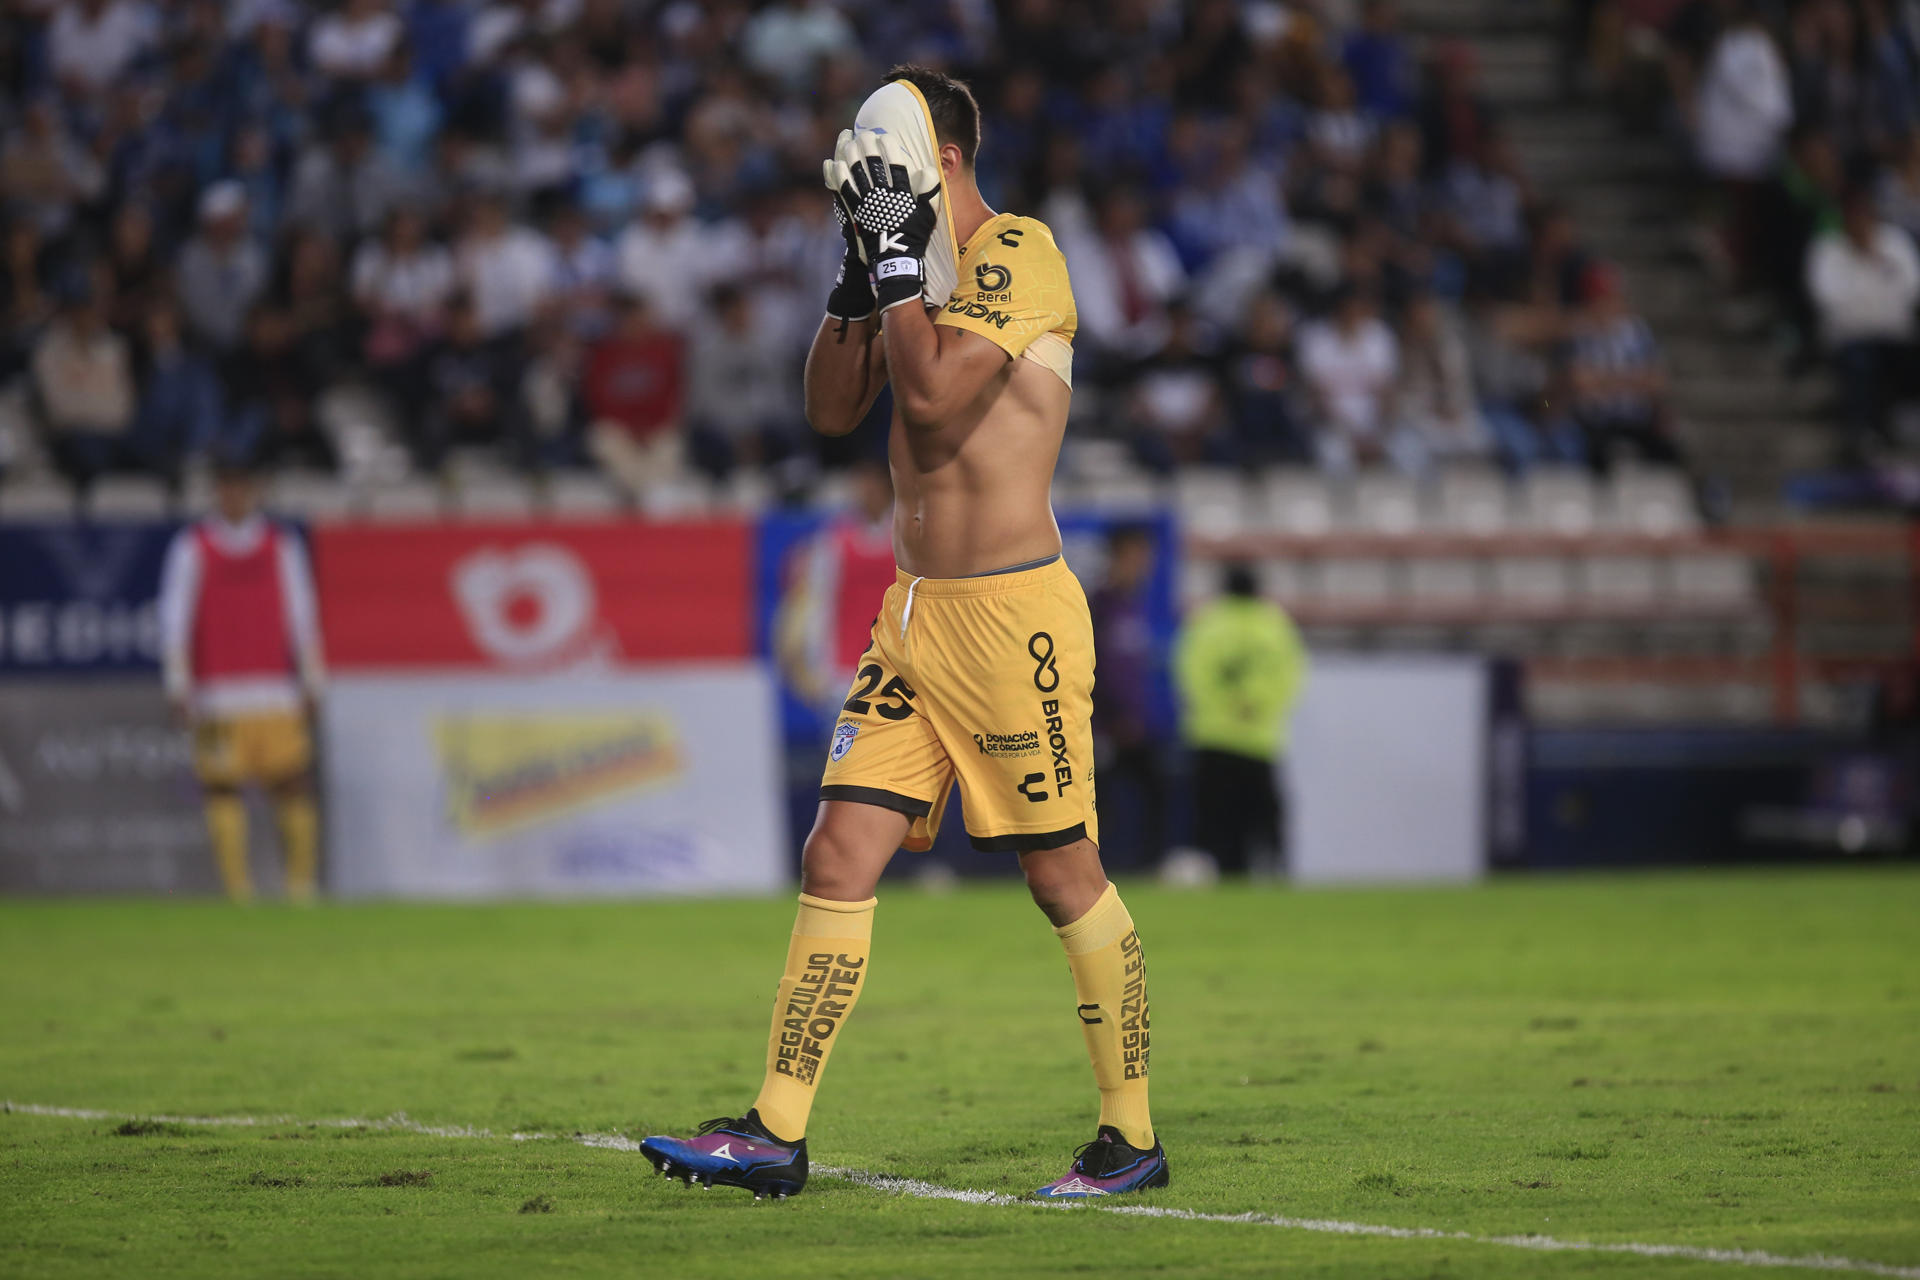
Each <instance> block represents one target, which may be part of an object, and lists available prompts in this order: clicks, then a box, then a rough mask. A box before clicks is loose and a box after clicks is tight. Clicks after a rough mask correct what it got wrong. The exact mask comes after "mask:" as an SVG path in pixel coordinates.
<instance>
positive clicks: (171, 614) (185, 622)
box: [155, 529, 200, 721]
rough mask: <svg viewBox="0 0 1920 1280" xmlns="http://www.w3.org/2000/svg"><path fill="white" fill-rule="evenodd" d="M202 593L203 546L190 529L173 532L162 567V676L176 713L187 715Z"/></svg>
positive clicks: (159, 613)
mask: <svg viewBox="0 0 1920 1280" xmlns="http://www.w3.org/2000/svg"><path fill="white" fill-rule="evenodd" d="M199 596H200V547H199V544H197V543H196V542H195V541H194V538H193V533H192V531H191V530H190V529H182V530H181V531H180V532H179V533H176V534H175V535H174V536H173V542H172V543H171V544H169V545H168V547H167V558H166V561H165V563H164V564H163V565H162V567H161V570H160V598H159V601H158V603H157V605H156V609H155V612H156V613H157V614H158V617H159V623H160V680H161V684H162V686H163V687H164V688H165V690H166V694H167V701H168V703H169V704H171V706H172V707H173V711H174V715H175V716H176V717H177V718H179V719H180V720H182V721H184V720H185V719H186V718H187V707H188V699H189V697H191V695H192V693H193V665H192V652H191V645H192V638H193V613H194V608H195V606H196V604H197V603H198V600H199Z"/></svg>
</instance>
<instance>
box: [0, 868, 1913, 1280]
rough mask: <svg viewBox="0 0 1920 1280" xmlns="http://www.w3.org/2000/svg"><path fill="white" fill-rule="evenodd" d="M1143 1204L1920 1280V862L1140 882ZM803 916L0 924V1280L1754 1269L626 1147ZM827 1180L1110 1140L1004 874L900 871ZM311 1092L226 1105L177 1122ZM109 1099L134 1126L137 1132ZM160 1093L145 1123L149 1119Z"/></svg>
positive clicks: (26, 910) (750, 1030) (707, 1102)
mask: <svg viewBox="0 0 1920 1280" xmlns="http://www.w3.org/2000/svg"><path fill="white" fill-rule="evenodd" d="M1123 888H1124V889H1125V891H1126V894H1127V898H1128V903H1129V905H1130V907H1131V908H1132V911H1133V915H1134V918H1135V919H1136V921H1138V923H1139V925H1140V928H1141V935H1142V938H1143V939H1144V940H1145V942H1146V944H1147V953H1148V957H1149V966H1150V968H1149V972H1150V976H1151V983H1152V996H1153V1007H1154V1008H1153V1011H1154V1028H1153V1029H1154V1063H1153V1065H1154V1077H1153V1078H1154V1092H1155V1102H1156V1106H1155V1113H1156V1118H1157V1120H1158V1122H1159V1126H1160V1130H1161V1133H1162V1136H1163V1137H1164V1139H1165V1141H1166V1143H1167V1146H1168V1151H1169V1156H1170V1159H1171V1162H1172V1167H1173V1185H1172V1186H1171V1187H1170V1188H1168V1189H1167V1190H1165V1191H1161V1192H1156V1193H1152V1194H1151V1195H1150V1196H1148V1197H1145V1201H1146V1202H1147V1203H1151V1204H1156V1205H1164V1206H1170V1207H1176V1208H1187V1209H1194V1210H1200V1211H1203V1212H1215V1213H1240V1212H1246V1211H1256V1212H1261V1213H1269V1214H1283V1215H1289V1216H1295V1217H1312V1218H1336V1219H1344V1220H1349V1221H1356V1222H1365V1223H1386V1224H1395V1225H1401V1226H1417V1227H1434V1228H1441V1229H1445V1230H1455V1231H1466V1232H1470V1233H1473V1234H1475V1235H1508V1234H1525V1233H1535V1234H1541V1235H1550V1236H1554V1237H1558V1238H1561V1239H1580V1240H1594V1241H1625V1240H1634V1241H1646V1242H1653V1243H1668V1244H1683V1245H1691V1246H1701V1247H1714V1248H1730V1249H1733V1248H1737V1249H1760V1250H1769V1251H1772V1252H1775V1253H1781V1254H1791V1255H1804V1254H1815V1253H1826V1254H1833V1255H1841V1256H1845V1257H1849V1258H1856V1259H1868V1260H1874V1261H1878V1262H1882V1263H1890V1264H1897V1265H1902V1266H1917V1267H1920V924H1917V923H1916V922H1920V875H1916V874H1915V873H1914V872H1913V871H1911V870H1894V869H1879V870H1872V869H1849V870H1846V871H1834V872H1821V873H1813V872H1803V873H1769V874H1744V873H1742V874H1733V873H1729V874H1723V875H1699V876H1693V875H1688V876H1643V877H1631V878H1628V877H1620V878H1588V877H1580V878H1553V879H1546V878H1542V879H1530V880H1508V881H1503V882H1498V883H1495V884H1492V885H1490V886H1488V887H1486V888H1483V889H1477V890H1462V891H1435V892H1385V891H1382V892H1352V893H1348V892H1317V893H1291V892H1285V891H1278V890H1273V889H1234V890H1225V891H1221V892H1218V893H1195V894H1178V893H1168V892H1163V891H1160V890H1157V889H1153V888H1150V887H1148V886H1145V885H1129V886H1123ZM791 917H792V909H791V904H790V903H789V902H787V901H778V902H775V901H744V902H698V903H672V902H668V903H648V904H620V905H514V906H500V907H453V906H444V907H443V906H386V905H380V906H328V907H321V908H318V909H315V910H310V911H298V910H291V909H282V908H274V907H258V908H254V909H251V910H234V909H229V908H226V907H224V906H219V905H215V904H189V903H159V902H155V903H106V904H102V903H81V902H73V903H23V902H13V903H6V904H0V974H4V980H3V981H0V1098H7V1099H11V1100H13V1101H14V1102H15V1103H31V1104H50V1105H58V1106H68V1107H84V1108H96V1109H100V1110H102V1111H107V1112H112V1113H113V1117H112V1118H111V1119H94V1120H76V1119H61V1118H53V1117H47V1116H34V1115H25V1114H4V1115H0V1275H4V1276H9V1277H11V1276H95V1275H142V1276H230V1275H231V1276H238V1275H250V1276H253V1275H270V1276H289V1277H293V1276H354V1277H373V1276H382V1277H384V1276H485V1275H500V1276H516V1277H517V1276H527V1275H549V1274H558V1275H568V1276H602V1275H605V1276H629V1275H641V1274H661V1275H673V1276H705V1275H714V1276H720V1275H725V1276H738V1275H742V1274H750V1273H751V1274H765V1273H769V1272H777V1273H778V1274H781V1275H786V1276H792V1277H796V1278H806V1277H817V1276H843V1275H845V1276H854V1275H857V1276H895V1275H970V1274H1033V1275H1046V1274H1053V1273H1058V1272H1062V1271H1094V1272H1099V1273H1103V1274H1104V1273H1110V1272H1115V1271H1121V1270H1124V1271H1125V1272H1128V1273H1131V1272H1135V1271H1140V1272H1151V1273H1156V1274H1161V1275H1270V1274H1275V1273H1277V1272H1279V1271H1281V1270H1284V1271H1285V1272H1286V1273H1287V1274H1288V1275H1299V1276H1356V1277H1401V1276H1405V1277H1414V1276H1420V1277H1425V1276H1435V1275H1439V1276H1461V1277H1468V1276H1473V1277H1478V1276H1538V1275H1589V1274H1606V1275H1619V1276H1628V1275H1636V1276H1637V1275H1650V1276H1672V1277H1680V1276H1696V1275H1697V1276H1708V1275H1719V1276H1730V1275H1734V1274H1737V1273H1740V1272H1742V1271H1744V1270H1745V1268H1741V1267H1738V1266H1734V1265H1730V1264H1725V1263H1715V1262H1706V1261H1693V1260H1671V1259H1651V1258H1644V1257H1623V1256H1618V1255H1597V1254H1543V1253H1533V1252H1528V1251H1523V1250H1518V1249H1512V1248H1505V1247H1500V1246H1496V1245H1488V1244H1478V1243H1472V1242H1467V1241H1459V1240H1397V1239H1379V1238H1360V1239H1350V1238H1345V1237H1339V1236H1331V1235H1323V1234H1313V1233H1308V1232H1301V1231H1296V1230H1289V1229H1284V1228H1276V1227H1266V1226H1256V1225H1241V1224H1227V1223H1213V1222H1192V1221H1178V1220H1168V1219H1157V1218H1129V1217H1117V1216H1115V1215H1112V1214H1107V1213H1100V1212H1097V1211H1091V1210H1087V1211H1072V1212H1067V1211H1059V1212H1049V1211H1046V1210H1044V1209H1035V1210H1032V1211H1028V1210H1024V1209H1019V1208H1006V1207H996V1206H975V1205H967V1204H956V1203H948V1202H934V1201H926V1200H916V1199H908V1198H903V1197H898V1196H890V1195H887V1194H883V1193H881V1192H877V1191H873V1190H869V1189H866V1188H864V1187H860V1186H855V1185H852V1184H850V1183H847V1182H842V1181H836V1180H832V1179H827V1178H819V1177H816V1179H815V1180H814V1182H813V1184H812V1185H811V1186H810V1187H809V1188H808V1190H807V1192H806V1194H805V1195H803V1196H801V1197H799V1198H798V1199H796V1200H793V1201H790V1202H787V1203H785V1204H761V1205H755V1204H753V1203H752V1202H751V1200H750V1198H749V1197H748V1196H747V1195H746V1194H745V1193H742V1192H732V1191H725V1190H717V1191H714V1192H712V1193H711V1194H707V1193H702V1192H699V1191H692V1192H689V1191H686V1190H684V1189H682V1188H681V1187H680V1186H679V1185H678V1184H677V1183H675V1184H668V1183H666V1182H664V1181H663V1180H662V1179H660V1178H658V1177H657V1176H654V1175H652V1173H651V1171H650V1170H649V1169H648V1168H647V1166H646V1163H645V1161H644V1160H643V1159H642V1158H641V1157H639V1156H637V1155H633V1154H630V1153H624V1152H620V1151H612V1150H602V1149H592V1148H587V1147H583V1146H580V1145H578V1144H575V1143H572V1142H568V1141H565V1140H562V1139H553V1140H545V1141H530V1142H512V1141H508V1140H506V1139H505V1138H504V1137H502V1138H491V1139H477V1138H462V1137H430V1136H421V1135H419V1134H415V1133H410V1132H405V1131H400V1130H395V1129H390V1128H380V1127H374V1126H358V1127H356V1126H348V1127H327V1126H324V1125H310V1124H307V1123H302V1122H304V1121H323V1120H328V1119H339V1118H351V1117H363V1118H368V1119H379V1118H382V1117H388V1116H391V1115H393V1114H394V1113H396V1112H404V1113H405V1114H406V1115H407V1116H409V1117H411V1118H412V1119H414V1120H416V1121H419V1122H422V1123H425V1124H431V1125H450V1126H451V1125H459V1126H476V1127H484V1128H486V1129H489V1130H492V1131H494V1132H495V1133H497V1134H506V1133H509V1132H512V1131H515V1130H523V1131H524V1130H538V1131H542V1132H546V1133H553V1134H562V1135H564V1134H572V1133H575V1132H580V1131H585V1132H617V1133H624V1134H628V1135H634V1136H638V1135H641V1134H645V1133H649V1132H660V1131H686V1130H688V1129H690V1128H691V1127H692V1126H693V1125H694V1124H696V1123H697V1122H698V1121H700V1120H702V1119H704V1118H706V1117H708V1116H713V1115H718V1114H721V1113H723V1112H731V1111H736V1110H738V1109H740V1108H743V1107H745V1106H746V1105H747V1102H748V1101H749V1100H750V1099H751V1097H752V1095H753V1092H754V1089H755V1087H756V1085H757V1083H758V1080H759V1072H760V1065H759V1064H760V1057H761V1054H762V1052H763V1049H764V1035H765V1021H766V1017H767V1005H768V1001H769V1000H770V998H771V993H772V990H773V985H774V981H775V979H776V977H777V976H778V967H779V963H780V957H781V955H782V954H783V951H784V948H785V944H786V933H787V930H788V928H789V925H790V922H791ZM873 965H874V968H873V976H872V979H871V983H872V985H871V987H870V989H869V990H868V991H867V993H866V995H865V996H864V998H863V1000H862V1002H861V1004H860V1007H859V1009H858V1011H857V1012H856V1014H855V1015H854V1017H853V1020H852V1022H851V1023H850V1025H849V1028H848V1031H847V1033H846V1040H845V1042H844V1043H843V1044H842V1045H841V1046H840V1048H839V1051H838V1053H837V1054H836V1055H835V1057H834V1060H833V1064H832V1069H831V1072H830V1073H829V1075H828V1077H827V1081H826V1084H825V1086H824V1088H823V1093H822V1098H821V1103H820V1106H819V1108H818V1110H817V1111H816V1114H815V1123H814V1127H813V1132H812V1134H811V1135H810V1137H811V1145H812V1155H813V1159H814V1161H815V1163H816V1164H826V1165H838V1166H847V1167H853V1168H860V1169H867V1170H879V1171H885V1172H889V1173H896V1174H902V1175H907V1176H911V1177H916V1178H921V1179H925V1180H928V1181H932V1182H937V1183H941V1184H944V1185H949V1186H957V1187H974V1188H982V1189H988V1190H998V1191H1006V1192H1022V1191H1026V1190H1029V1189H1031V1188H1033V1187H1036V1186H1038V1185H1040V1183H1041V1182H1043V1181H1045V1180H1047V1179H1049V1178H1051V1177H1053V1176H1054V1175H1056V1174H1058V1173H1059V1172H1060V1171H1061V1170H1062V1169H1063V1168H1064V1167H1065V1163H1066V1160H1067V1158H1068V1155H1069V1153H1070V1152H1071V1150H1072V1148H1073V1147H1074V1146H1075V1145H1076V1144H1077V1143H1079V1142H1081V1141H1084V1140H1085V1139H1086V1138H1088V1137H1091V1136H1092V1123H1093V1112H1092V1085H1091V1077H1090V1073H1089V1071H1088V1068H1087V1064H1086V1061H1085V1057H1084V1052H1083V1049H1082V1047H1081V1040H1080V1033H1079V1030H1078V1025H1077V1023H1076V1022H1075V1020H1074V1011H1073V1006H1074V999H1073V990H1072V985H1071V982H1070V980H1069V977H1068V974H1067V969H1066V964H1065V961H1064V959H1063V958H1062V956H1061V954H1060V952H1059V948H1058V944H1057V943H1056V942H1055V940H1054V938H1053V937H1052V935H1051V934H1050V933H1049V931H1048V930H1047V928H1046V925H1045V923H1044V922H1043V921H1042V919H1041V917H1040V916H1039V914H1038V913H1037V912H1036V911H1035V910H1034V909H1033V908H1032V906H1031V905H1030V904H1028V903H1027V902H1026V900H1025V898H1024V896H1023V895H1021V894H1020V893H1019V892H1018V891H1017V890H1016V889H1014V888H1013V887H1011V886H1007V887H991V888H981V889H968V890H964V891H961V892H958V893H955V894H952V895H950V896H939V897H935V896H927V895H924V894H922V893H920V892H919V891H917V890H914V889H910V888H896V889H892V890H891V891H890V892H887V893H885V894H884V895H883V898H882V903H881V908H880V913H879V916H878V921H877V924H876V933H875V952H874V961H873ZM235 1115H255V1116H285V1117H297V1118H298V1120H289V1121H285V1122H275V1123H267V1124H262V1125H259V1126H256V1127H246V1128H242V1127H232V1126H221V1125H213V1124H206V1123H195V1122H194V1121H193V1120H192V1119H185V1120H183V1119H180V1118H179V1117H206V1116H235ZM129 1117H131V1118H129ZM154 1117H161V1118H159V1119H155V1118H154Z"/></svg>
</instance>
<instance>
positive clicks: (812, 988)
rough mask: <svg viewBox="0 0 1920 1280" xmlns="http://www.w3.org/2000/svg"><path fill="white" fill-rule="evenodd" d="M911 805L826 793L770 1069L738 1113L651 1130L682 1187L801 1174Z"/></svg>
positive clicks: (805, 858) (750, 1183) (800, 1178)
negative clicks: (691, 1132)
mask: <svg viewBox="0 0 1920 1280" xmlns="http://www.w3.org/2000/svg"><path fill="white" fill-rule="evenodd" d="M912 821H913V819H912V818H911V817H909V816H908V815H907V814H904V813H900V812H897V811H896V810H893V809H887V808H882V807H879V806H877V805H872V804H862V803H858V802H853V801H844V800H823V801H821V802H820V809H819V812H818V814H817V816H816V817H815V818H814V823H813V831H812V833H811V834H810V835H808V837H807V843H806V847H805V849H804V851H803V852H802V855H801V863H800V884H801V891H800V908H799V911H798V913H797V914H796V915H795V917H794V922H793V934H792V936H791V937H790V938H789V939H788V942H787V963H786V968H785V969H784V970H783V971H782V973H781V976H780V986H779V990H778V992H777V993H776V994H775V996H774V1001H773V1025H772V1028H771V1029H770V1030H769V1031H768V1033H767V1061H766V1075H765V1076H764V1078H763V1079H762V1081H761V1084H760V1094H759V1096H758V1097H757V1098H755V1099H754V1103H753V1106H752V1107H751V1108H749V1109H748V1111H747V1113H746V1114H745V1115H743V1116H739V1117H733V1116H725V1117H722V1118H720V1119H718V1120H709V1121H708V1122H707V1123H706V1124H704V1125H702V1126H701V1128H700V1132H699V1134H697V1135H696V1136H694V1137H692V1138H670V1137H665V1136H655V1137H649V1138H647V1139H646V1140H644V1141H643V1142H642V1143H641V1144H640V1149H641V1151H642V1152H643V1153H645V1155H646V1156H647V1158H648V1159H649V1160H650V1161H652V1162H653V1166H654V1168H656V1169H658V1170H660V1172H661V1173H663V1174H665V1175H666V1176H667V1177H669V1178H673V1177H678V1178H680V1179H681V1180H682V1181H684V1182H685V1183H686V1184H687V1185H688V1186H693V1185H694V1184H695V1183H696V1182H697V1183H699V1184H700V1185H701V1186H702V1187H705V1188H707V1189H709V1190H711V1189H712V1188H713V1186H714V1185H716V1184H718V1185H720V1186H726V1187H744V1188H746V1189H748V1190H750V1191H752V1192H753V1193H754V1197H755V1198H756V1199H757V1198H759V1197H761V1196H764V1195H771V1196H773V1197H775V1198H776V1199H778V1198H780V1197H783V1196H790V1195H794V1194H796V1193H798V1192H799V1191H800V1189H801V1188H802V1187H804V1186H805V1185H806V1181H807V1140H806V1131H807V1120H808V1117H809V1116H810V1115H811V1114H812V1111H813V1098H814V1091H815V1090H816V1089H818V1088H819V1086H820V1077H821V1075H822V1074H823V1073H824V1072H825V1071H826V1066H827V1059H828V1057H829V1056H830V1055H831V1054H832V1052H833V1046H834V1045H835V1044H836V1043H837V1042H838V1040H839V1038H840V1032H841V1030H842V1028H844V1027H845V1026H846V1022H847V1017H848V1015H849V1014H851V1013H852V1012H853V1006H854V1004H855V1003H856V1002H857V1001H858V1000H859V998H860V992H861V991H862V990H863V989H864V988H865V986H866V979H867V961H868V957H869V949H870V947H871V944H872V938H873V909H874V906H875V904H876V902H877V899H876V898H875V897H874V889H875V887H876V886H877V885H878V884H879V881H880V873H881V872H882V871H884V870H886V867H887V862H888V861H889V860H890V859H891V858H892V857H893V855H894V853H895V852H896V851H897V850H898V849H899V848H900V842H901V841H902V840H903V839H905V838H906V834H907V827H908V825H909V824H910V823H911V822H912Z"/></svg>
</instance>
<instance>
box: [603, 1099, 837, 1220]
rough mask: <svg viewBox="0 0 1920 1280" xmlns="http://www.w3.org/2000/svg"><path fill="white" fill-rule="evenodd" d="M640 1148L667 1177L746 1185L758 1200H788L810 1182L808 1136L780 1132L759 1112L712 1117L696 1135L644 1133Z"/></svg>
mask: <svg viewBox="0 0 1920 1280" xmlns="http://www.w3.org/2000/svg"><path fill="white" fill-rule="evenodd" d="M640 1153H641V1154H642V1155H644V1156H646V1158H647V1159H648V1160H650V1161H652V1162H653V1167H654V1168H656V1169H658V1170H659V1171H660V1173H661V1174H662V1175H663V1176H665V1177H668V1178H679V1179H680V1180H681V1181H682V1182H684V1183H686V1185H687V1186H689V1187H691V1186H693V1185H694V1184H695V1183H698V1184H699V1185H700V1186H701V1187H703V1188H704V1189H706V1190H708V1191H711V1190H713V1189H714V1188H715V1187H744V1188H746V1189H747V1190H748V1191H751V1192H753V1198H754V1199H755V1200H760V1199H764V1198H766V1197H768V1196H771V1197H772V1198H773V1199H775V1200H784V1199H786V1198H787V1197H788V1196H792V1195H798V1194H799V1193H800V1189H801V1188H802V1187H804V1186H806V1185H807V1140H806V1139H805V1138H802V1139H800V1140H799V1141H798V1142H785V1141H782V1140H781V1139H779V1138H776V1137H774V1136H773V1135H772V1134H771V1133H769V1132H767V1127H766V1126H765V1125H763V1124H761V1123H760V1116H759V1113H758V1112H754V1111H749V1112H747V1114H746V1115H744V1116H741V1117H740V1118H739V1119H737V1120H736V1119H734V1118H733V1117H731V1116H722V1117H721V1118H720V1119H718V1120H709V1121H707V1122H706V1123H705V1124H703V1125H701V1126H700V1132H699V1134H698V1135H697V1136H695V1137H692V1138H667V1137H651V1138H643V1139H641V1142H640Z"/></svg>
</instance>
